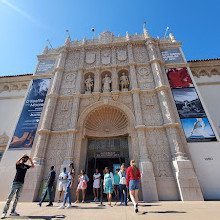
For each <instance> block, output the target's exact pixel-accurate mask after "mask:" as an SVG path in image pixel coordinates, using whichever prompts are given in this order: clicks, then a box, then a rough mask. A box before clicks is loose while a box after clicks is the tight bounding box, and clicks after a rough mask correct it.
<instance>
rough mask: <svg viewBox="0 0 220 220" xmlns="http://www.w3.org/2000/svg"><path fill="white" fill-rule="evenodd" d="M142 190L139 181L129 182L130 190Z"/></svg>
mask: <svg viewBox="0 0 220 220" xmlns="http://www.w3.org/2000/svg"><path fill="white" fill-rule="evenodd" d="M139 188H140V183H139V181H138V180H136V179H134V180H130V181H129V190H130V191H132V190H135V189H139Z"/></svg>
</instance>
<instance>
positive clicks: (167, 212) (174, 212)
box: [142, 211, 187, 215]
mask: <svg viewBox="0 0 220 220" xmlns="http://www.w3.org/2000/svg"><path fill="white" fill-rule="evenodd" d="M147 213H161V214H170V213H173V214H178V213H187V212H180V211H150V212H142V215H146V214H147Z"/></svg>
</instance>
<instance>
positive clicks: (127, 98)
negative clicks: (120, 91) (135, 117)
mask: <svg viewBox="0 0 220 220" xmlns="http://www.w3.org/2000/svg"><path fill="white" fill-rule="evenodd" d="M117 101H118V102H120V103H123V104H124V105H126V106H127V107H128V108H129V109H130V110H131V111H132V112H133V113H134V105H133V99H132V96H131V95H120V96H119V98H118V100H117Z"/></svg>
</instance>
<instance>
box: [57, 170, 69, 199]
mask: <svg viewBox="0 0 220 220" xmlns="http://www.w3.org/2000/svg"><path fill="white" fill-rule="evenodd" d="M67 178H68V172H66V167H64V168H63V172H62V173H60V175H59V181H60V182H59V186H58V190H59V192H60V194H59V200H58V202H61V196H62V193H63V192H65V191H66V187H67V183H68V179H67Z"/></svg>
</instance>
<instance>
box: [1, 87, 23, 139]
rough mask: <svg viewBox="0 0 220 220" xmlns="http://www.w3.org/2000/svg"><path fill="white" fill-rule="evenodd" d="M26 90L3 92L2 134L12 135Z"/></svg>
mask: <svg viewBox="0 0 220 220" xmlns="http://www.w3.org/2000/svg"><path fill="white" fill-rule="evenodd" d="M25 95H26V90H22V91H11V92H2V93H1V94H0V135H1V134H2V133H4V132H5V133H6V134H7V135H8V136H9V137H11V135H12V133H13V131H14V128H15V126H16V124H17V120H18V117H19V115H20V112H21V109H22V107H23V104H24V97H25Z"/></svg>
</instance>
